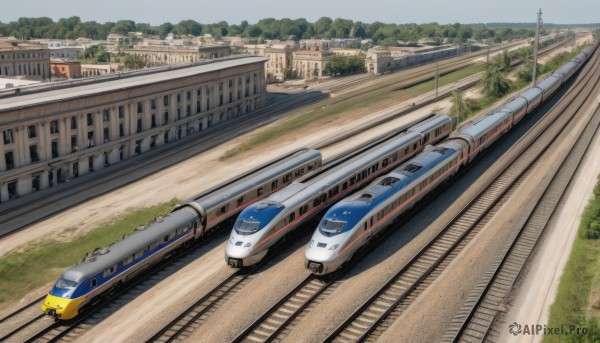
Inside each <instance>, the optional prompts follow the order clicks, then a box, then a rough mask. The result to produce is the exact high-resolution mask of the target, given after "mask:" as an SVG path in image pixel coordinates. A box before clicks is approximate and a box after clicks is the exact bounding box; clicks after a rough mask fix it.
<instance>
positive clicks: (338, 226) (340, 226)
mask: <svg viewBox="0 0 600 343" xmlns="http://www.w3.org/2000/svg"><path fill="white" fill-rule="evenodd" d="M346 224H348V222H345V221H342V220H333V219H328V218H325V219H323V220H321V224H319V231H321V233H322V234H324V235H326V236H332V235H335V234H338V233H340V232H342V230H344V228H345V227H346Z"/></svg>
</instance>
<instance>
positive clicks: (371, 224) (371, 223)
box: [369, 216, 373, 226]
mask: <svg viewBox="0 0 600 343" xmlns="http://www.w3.org/2000/svg"><path fill="white" fill-rule="evenodd" d="M369 226H373V216H371V222H370V223H369Z"/></svg>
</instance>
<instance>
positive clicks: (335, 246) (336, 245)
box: [329, 244, 340, 250]
mask: <svg viewBox="0 0 600 343" xmlns="http://www.w3.org/2000/svg"><path fill="white" fill-rule="evenodd" d="M338 246H340V245H339V244H334V245H332V246H331V248H329V250H335V249H337V247H338Z"/></svg>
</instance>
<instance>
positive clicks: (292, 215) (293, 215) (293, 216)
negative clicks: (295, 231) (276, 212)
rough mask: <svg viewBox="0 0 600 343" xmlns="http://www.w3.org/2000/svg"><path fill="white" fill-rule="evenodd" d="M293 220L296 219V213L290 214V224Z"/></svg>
mask: <svg viewBox="0 0 600 343" xmlns="http://www.w3.org/2000/svg"><path fill="white" fill-rule="evenodd" d="M294 219H296V212H292V213H290V223H291V222H293V221H294Z"/></svg>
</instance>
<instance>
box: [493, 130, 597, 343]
mask: <svg viewBox="0 0 600 343" xmlns="http://www.w3.org/2000/svg"><path fill="white" fill-rule="evenodd" d="M598 160H600V134H596V136H595V137H594V140H592V143H591V147H590V148H589V150H588V152H587V153H586V156H585V157H584V159H583V161H582V163H581V165H580V166H579V169H578V170H577V172H576V173H575V175H574V177H573V181H572V184H571V185H570V186H569V188H567V191H566V193H565V195H564V196H563V200H562V201H561V203H560V204H559V208H558V209H557V211H556V213H555V216H554V218H553V219H552V221H551V222H550V223H549V225H548V227H547V228H546V231H545V232H544V234H543V235H542V239H541V240H540V242H539V243H538V247H537V249H536V251H535V252H534V258H533V260H532V261H531V262H530V263H529V264H528V266H527V267H526V269H527V272H526V274H525V275H524V277H522V278H520V279H519V280H518V281H517V288H516V289H515V290H513V294H511V296H510V301H509V303H508V310H507V312H505V313H504V314H502V315H501V317H500V318H499V319H500V320H499V323H498V325H497V326H496V328H497V330H498V331H499V332H500V333H501V334H500V336H499V338H498V341H499V342H523V343H524V342H540V341H541V340H542V339H543V336H541V335H539V336H524V335H521V336H518V337H515V336H513V335H510V334H509V333H508V330H507V328H508V324H509V323H512V322H515V321H516V322H517V323H521V324H542V325H545V324H547V323H548V315H549V312H550V306H551V305H552V303H553V302H554V298H555V296H556V291H557V287H558V284H559V282H560V278H561V276H562V273H563V270H564V267H565V264H566V263H567V261H568V258H569V254H570V252H571V248H572V244H573V241H574V240H575V237H576V236H577V229H578V228H579V222H580V220H581V214H582V213H583V210H584V209H585V206H586V205H587V203H588V201H589V199H590V198H591V197H592V191H593V188H594V185H595V184H596V181H597V176H598V174H600V164H598V163H597V161H598Z"/></svg>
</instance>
